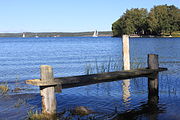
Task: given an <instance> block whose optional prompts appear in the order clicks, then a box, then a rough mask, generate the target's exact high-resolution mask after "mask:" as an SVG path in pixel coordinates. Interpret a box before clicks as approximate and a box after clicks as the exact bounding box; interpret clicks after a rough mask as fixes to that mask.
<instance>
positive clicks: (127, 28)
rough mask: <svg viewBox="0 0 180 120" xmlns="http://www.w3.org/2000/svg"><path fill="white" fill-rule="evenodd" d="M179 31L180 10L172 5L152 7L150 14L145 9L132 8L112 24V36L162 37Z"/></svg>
mask: <svg viewBox="0 0 180 120" xmlns="http://www.w3.org/2000/svg"><path fill="white" fill-rule="evenodd" d="M174 31H180V9H179V8H178V7H176V6H174V5H170V6H168V5H158V6H154V7H153V8H152V9H151V10H150V12H148V11H147V9H145V8H132V9H130V10H126V12H125V13H124V14H123V15H122V16H121V17H120V18H119V19H118V20H117V21H115V22H114V23H113V24H112V32H113V36H114V37H117V36H122V35H123V34H128V35H132V34H136V35H162V34H164V33H169V35H171V34H172V32H174Z"/></svg>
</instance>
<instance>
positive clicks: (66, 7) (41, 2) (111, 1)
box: [0, 0, 180, 33]
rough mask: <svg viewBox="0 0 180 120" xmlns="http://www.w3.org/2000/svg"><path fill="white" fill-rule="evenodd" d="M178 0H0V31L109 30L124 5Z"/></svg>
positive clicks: (175, 1) (178, 2) (178, 4)
mask: <svg viewBox="0 0 180 120" xmlns="http://www.w3.org/2000/svg"><path fill="white" fill-rule="evenodd" d="M164 4H168V5H175V6H176V7H178V8H180V0H0V15H1V18H0V32H1V33H2V32H80V31H93V30H95V29H97V30H99V31H110V30H111V24H112V23H113V22H114V21H116V20H117V19H118V18H119V17H120V16H121V15H122V14H123V13H124V12H125V11H126V9H131V8H147V9H148V10H150V8H152V7H153V6H154V5H164Z"/></svg>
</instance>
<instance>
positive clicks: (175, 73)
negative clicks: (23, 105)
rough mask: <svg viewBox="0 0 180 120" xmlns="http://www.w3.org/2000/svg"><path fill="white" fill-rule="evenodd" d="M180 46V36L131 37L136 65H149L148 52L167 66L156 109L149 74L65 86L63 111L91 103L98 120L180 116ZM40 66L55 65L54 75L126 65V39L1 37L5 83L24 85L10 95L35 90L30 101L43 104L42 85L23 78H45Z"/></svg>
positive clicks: (1, 80)
mask: <svg viewBox="0 0 180 120" xmlns="http://www.w3.org/2000/svg"><path fill="white" fill-rule="evenodd" d="M179 50H180V38H130V54H131V55H130V57H131V68H139V67H146V66H147V64H146V61H147V54H158V55H159V61H160V67H166V68H168V71H166V72H161V73H160V74H159V100H158V103H157V105H156V107H155V109H151V111H148V110H146V109H147V108H151V106H149V105H148V94H147V93H148V91H147V89H148V88H147V78H135V79H133V80H130V83H128V84H129V86H126V88H124V85H123V81H115V82H109V83H100V84H95V85H89V86H83V87H76V88H70V89H63V91H62V93H60V94H56V96H57V103H58V106H57V108H58V111H59V112H62V111H64V110H66V111H68V110H70V109H71V108H73V107H76V106H86V107H88V108H89V109H91V110H93V111H95V114H93V115H90V116H88V117H93V118H94V119H98V120H106V119H108V120H109V119H112V118H114V116H118V117H119V118H123V117H127V116H131V118H130V119H137V120H144V119H145V120H146V119H158V120H169V119H171V120H178V119H180V114H179V110H180V87H179V86H180V74H179V71H180V52H179ZM40 65H51V66H53V68H54V74H55V77H64V76H74V75H84V74H92V73H99V72H107V71H117V70H121V69H122V41H121V38H112V37H95V38H93V37H59V38H0V84H8V86H9V87H10V89H11V90H13V89H15V88H17V87H20V88H23V89H24V90H22V91H20V92H19V93H14V92H10V93H9V94H10V95H11V94H12V95H14V94H15V95H16V94H35V95H36V96H35V98H33V99H30V100H28V101H26V102H27V103H28V104H30V105H35V106H36V109H38V110H40V109H41V98H40V96H39V88H38V87H35V86H32V85H25V84H24V81H25V80H28V79H35V78H40ZM123 90H124V92H123ZM144 106H145V107H144ZM2 108H3V107H2ZM2 108H1V109H2ZM132 111H135V112H134V113H133V112H132ZM152 111H154V112H152ZM2 112H3V110H2ZM2 112H1V113H0V114H2ZM126 113H127V114H126ZM131 113H132V114H131ZM5 115H6V114H4V116H5ZM7 115H8V113H7ZM68 115H69V113H66V116H68ZM1 117H3V115H0V118H1ZM15 118H18V117H17V116H16V115H14V116H13V117H12V119H15ZM74 119H77V116H76V117H75V118H74ZM82 119H87V117H86V116H85V117H82Z"/></svg>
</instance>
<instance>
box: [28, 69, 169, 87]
mask: <svg viewBox="0 0 180 120" xmlns="http://www.w3.org/2000/svg"><path fill="white" fill-rule="evenodd" d="M166 70H167V68H159V69H153V70H152V69H146V68H144V69H135V70H125V71H116V72H107V73H101V74H91V75H81V76H72V77H60V78H54V81H51V82H50V83H48V82H43V81H41V80H40V79H34V80H27V81H26V84H32V85H36V86H55V85H58V84H61V85H62V88H71V87H78V86H84V85H90V84H96V83H102V82H111V81H117V80H123V79H130V78H135V77H147V76H148V75H150V74H152V73H154V72H160V71H166Z"/></svg>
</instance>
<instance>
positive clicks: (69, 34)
mask: <svg viewBox="0 0 180 120" xmlns="http://www.w3.org/2000/svg"><path fill="white" fill-rule="evenodd" d="M93 33H94V31H89V32H22V33H0V38H2V37H17V38H31V37H32V38H33V37H35V38H38V37H92V36H93ZM98 36H99V37H105V36H108V37H113V33H112V31H99V32H98ZM130 37H131V38H171V37H173V38H174V37H180V34H177V35H172V36H171V35H162V36H157V35H137V34H133V35H130Z"/></svg>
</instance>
